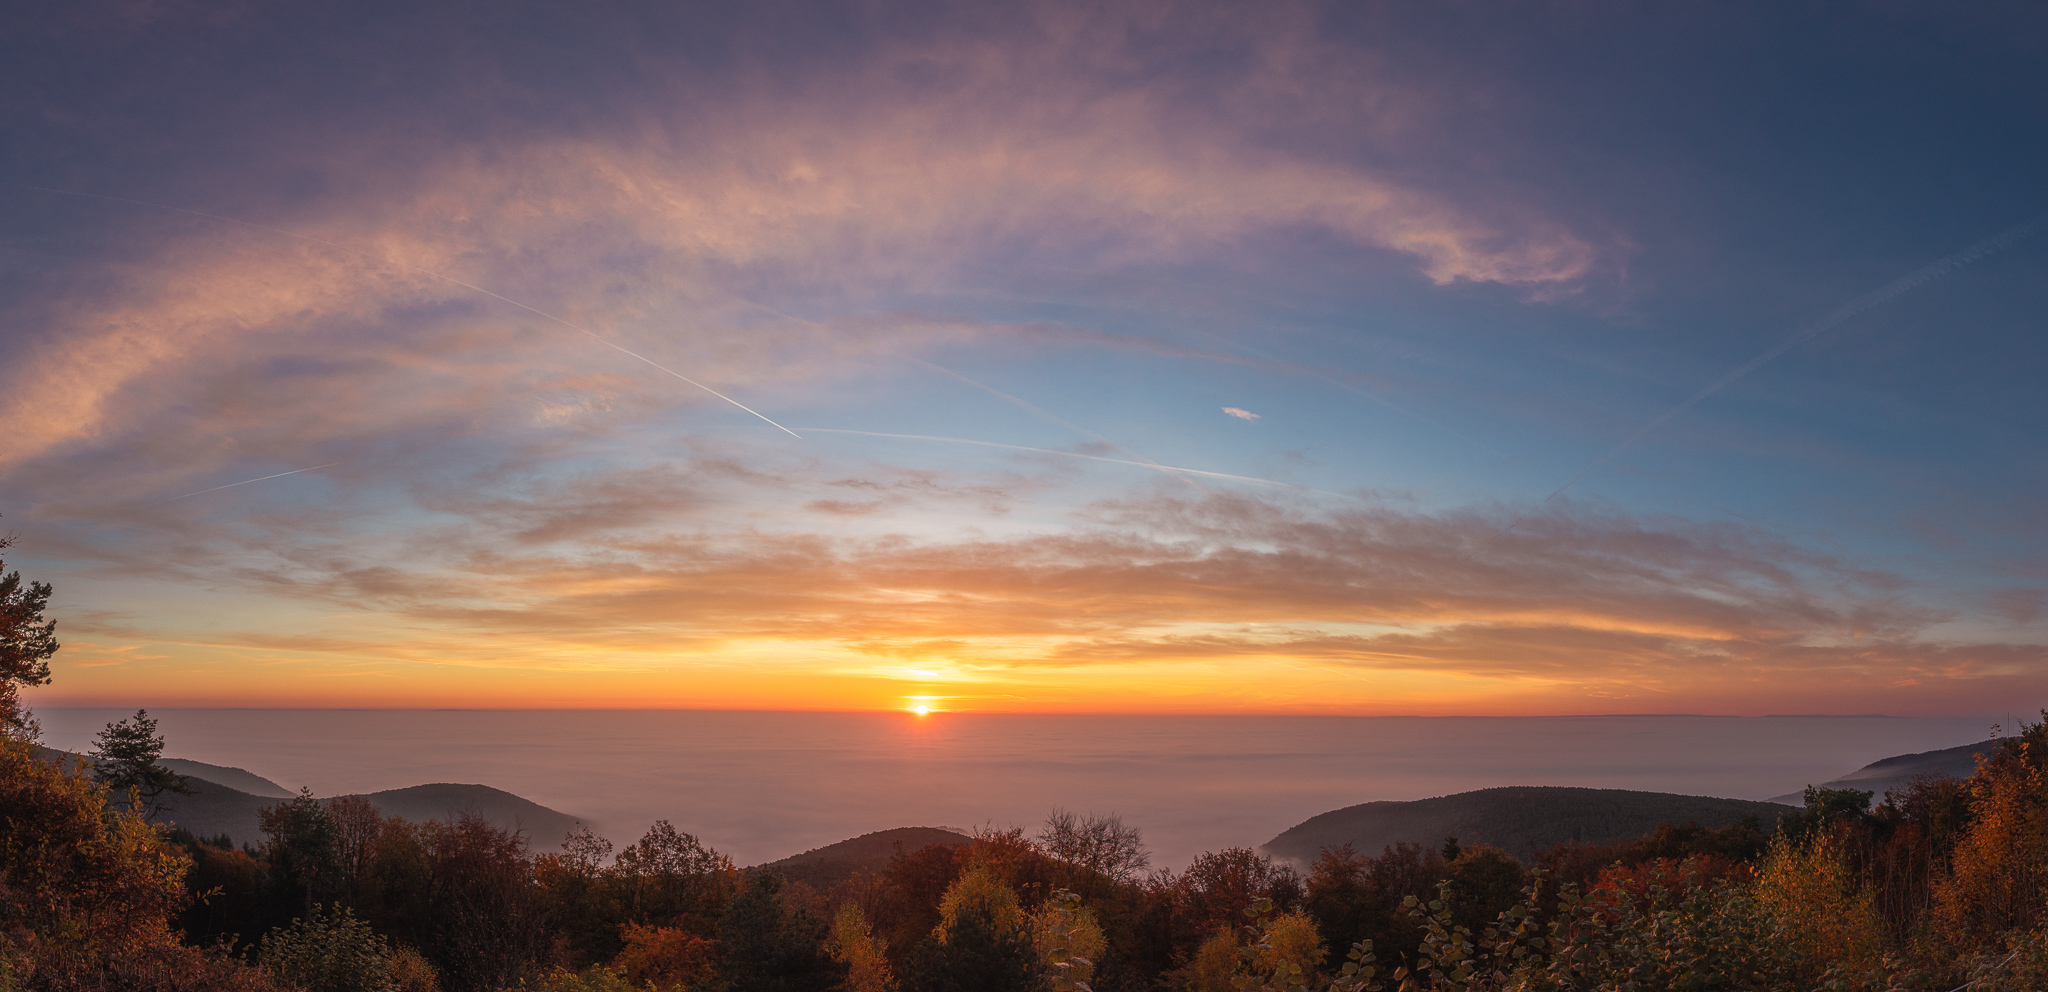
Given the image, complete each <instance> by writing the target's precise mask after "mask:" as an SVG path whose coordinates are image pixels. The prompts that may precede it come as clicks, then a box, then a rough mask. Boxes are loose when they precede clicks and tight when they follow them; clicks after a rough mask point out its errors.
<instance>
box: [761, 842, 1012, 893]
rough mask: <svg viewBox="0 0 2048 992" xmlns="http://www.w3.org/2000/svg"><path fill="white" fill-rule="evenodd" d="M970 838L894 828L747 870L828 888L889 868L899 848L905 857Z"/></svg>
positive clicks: (949, 845)
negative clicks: (935, 845)
mask: <svg viewBox="0 0 2048 992" xmlns="http://www.w3.org/2000/svg"><path fill="white" fill-rule="evenodd" d="M973 841H974V838H972V837H969V836H967V835H966V834H963V833H959V832H957V831H952V830H945V829H942V828H939V827H897V828H895V829H894V830H877V831H875V832H874V833H871V834H862V835H860V836H858V837H855V838H853V839H852V840H842V841H840V842H839V843H837V844H827V845H825V846H824V847H821V848H818V849H816V850H811V851H805V852H804V853H802V854H792V855H790V856H789V857H786V858H783V859H782V860H780V861H770V862H768V863H767V864H765V865H756V866H754V867H753V868H750V869H748V870H749V871H759V870H762V869H766V870H768V871H773V872H776V873H778V874H780V875H782V877H784V878H787V879H789V880H790V881H792V882H806V883H809V884H811V885H814V886H817V887H818V888H821V889H824V888H830V887H832V886H834V885H837V884H839V883H840V882H844V881H846V880H847V879H849V878H852V877H853V876H854V874H855V873H856V872H860V871H864V870H865V871H877V872H878V871H881V870H882V869H884V868H887V867H888V866H889V859H890V858H892V857H894V856H895V855H896V852H897V850H898V849H899V848H900V849H901V850H902V851H903V852H904V853H905V854H909V853H911V852H913V851H922V850H924V849H925V848H927V847H930V846H932V845H934V844H944V845H946V846H948V847H959V846H960V845H962V844H969V843H972V842H973Z"/></svg>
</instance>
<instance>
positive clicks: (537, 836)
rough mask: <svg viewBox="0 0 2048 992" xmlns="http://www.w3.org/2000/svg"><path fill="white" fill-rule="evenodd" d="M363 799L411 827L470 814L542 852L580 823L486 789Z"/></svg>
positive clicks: (431, 789) (413, 791)
mask: <svg viewBox="0 0 2048 992" xmlns="http://www.w3.org/2000/svg"><path fill="white" fill-rule="evenodd" d="M365 798H367V799H369V800H370V801H371V802H373V803H376V804H377V808H378V809H379V810H381V811H383V813H384V815H385V816H399V817H404V818H405V819H408V820H411V821H413V822H414V823H425V822H426V821H428V820H439V821H441V822H443V823H447V822H449V821H451V820H454V819H456V818H457V817H459V816H461V815H462V814H464V813H472V814H475V815H476V816H480V817H482V818H483V819H485V820H488V821H490V822H491V823H492V824H493V825H495V826H499V827H503V828H504V829H506V830H514V831H517V832H519V833H521V834H524V835H525V836H526V840H527V842H528V843H529V844H531V845H532V846H533V847H534V849H535V850H541V851H552V850H554V849H555V848H557V847H560V846H561V844H562V838H563V837H564V836H566V835H567V834H568V833H569V831H571V830H574V829H576V827H577V826H578V825H580V824H581V823H582V822H583V821H582V820H580V819H578V818H576V817H574V816H570V815H569V814H567V813H563V812H560V811H558V810H552V809H549V808H547V807H546V806H542V805H541V804H539V803H537V802H534V801H533V800H531V799H522V798H520V797H518V796H515V795H513V794H512V793H509V792H506V791H505V790H503V789H493V788H491V787H490V786H488V785H457V784H454V783H451V782H436V783H434V784H432V785H415V786H412V787H411V788H406V789H387V790H385V791H383V792H372V793H369V794H368V795H367V796H366V797H365Z"/></svg>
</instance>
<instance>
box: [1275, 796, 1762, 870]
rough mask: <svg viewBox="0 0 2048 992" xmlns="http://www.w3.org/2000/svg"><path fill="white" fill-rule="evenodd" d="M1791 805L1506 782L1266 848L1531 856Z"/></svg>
mask: <svg viewBox="0 0 2048 992" xmlns="http://www.w3.org/2000/svg"><path fill="white" fill-rule="evenodd" d="M1789 812H1791V809H1789V808H1787V807H1786V806H1784V805H1782V804H1779V803H1768V802H1756V801H1753V800H1748V799H1718V798H1714V797H1711V796H1681V795H1675V794H1672V793H1665V792H1636V791H1632V790H1628V789H1580V788H1567V787H1562V786H1503V787H1500V788H1493V789H1479V790H1477V791H1474V792H1460V793H1457V794H1455V795H1449V796H1438V797H1436V798H1434V799H1416V800H1410V801H1407V802H1392V801H1386V802H1371V803H1360V804H1359V805H1356V806H1346V807H1344V808H1343V809H1337V810H1331V811H1330V812H1328V813H1322V814H1319V815H1317V816H1312V817H1309V818H1308V819H1307V820H1304V821H1302V822H1301V823H1298V824H1296V825H1294V826H1292V827H1289V828H1287V829H1286V830H1284V831H1281V833H1280V835H1279V836H1277V837H1274V838H1273V839H1272V840H1270V841H1267V842H1266V843H1265V845H1264V846H1263V847H1262V848H1261V850H1263V851H1264V852H1265V853H1267V854H1270V855H1272V856H1274V857H1276V858H1285V859H1290V860H1293V861H1297V862H1301V863H1303V864H1307V863H1311V862H1313V861H1315V859H1316V858H1317V857H1318V856H1319V855H1320V854H1321V852H1322V850H1323V848H1326V847H1339V846H1342V845H1344V844H1350V845H1351V847H1352V849H1353V850H1354V851H1357V852H1358V853H1360V854H1369V855H1377V854H1379V853H1380V851H1381V850H1382V849H1383V848H1385V847H1387V846H1388V845H1390V844H1396V843H1403V842H1405V843H1411V844H1422V845H1424V846H1427V847H1432V848H1433V847H1435V846H1437V845H1438V844H1441V843H1443V840H1444V838H1446V837H1456V838H1458V840H1459V841H1460V842H1461V843H1464V844H1468V845H1469V844H1475V843H1484V844H1492V845H1493V846H1495V847H1498V848H1501V849H1503V850H1505V851H1507V852H1508V853H1509V854H1512V855H1514V856H1515V857H1517V858H1520V859H1522V860H1524V861H1527V860H1530V859H1532V858H1534V857H1535V856H1536V854H1537V852H1539V851H1542V850H1545V849H1547V848H1550V847H1554V846H1556V845H1558V844H1562V843H1567V842H1576V843H1582V844H1607V843H1612V842H1615V841H1622V840H1633V839H1635V838H1637V837H1641V836H1643V835H1645V834H1647V833H1649V832H1650V831H1652V830H1655V829H1656V828H1657V826H1658V825H1659V824H1662V823H1697V824H1699V825H1700V826H1703V827H1711V828H1717V829H1718V828H1720V827H1725V826H1729V825H1730V824H1733V823H1735V822H1737V821H1739V820H1741V819H1742V818H1743V817H1745V816H1754V817H1756V818H1757V825H1758V826H1759V827H1760V828H1761V829H1763V830H1764V831H1766V832H1768V831H1770V830H1772V829H1774V828H1775V827H1776V826H1777V823H1778V818H1779V817H1781V816H1783V815H1784V814H1786V813H1789Z"/></svg>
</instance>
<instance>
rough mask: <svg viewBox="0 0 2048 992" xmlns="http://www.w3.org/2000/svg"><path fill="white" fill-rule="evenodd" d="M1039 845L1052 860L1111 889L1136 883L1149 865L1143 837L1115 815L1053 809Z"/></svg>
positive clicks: (1046, 819) (1039, 835)
mask: <svg viewBox="0 0 2048 992" xmlns="http://www.w3.org/2000/svg"><path fill="white" fill-rule="evenodd" d="M1038 844H1039V847H1040V848H1041V849H1042V850H1044V851H1045V853H1046V854H1047V855H1049V856H1051V857H1052V858H1053V859H1054V860H1056V861H1059V862H1062V863H1064V864H1067V865H1070V866H1072V867H1074V868H1076V869H1079V870H1080V871H1081V872H1083V873H1085V874H1087V875H1093V876H1096V877H1098V878H1100V879H1102V880H1103V881H1105V882H1107V883H1108V884H1109V885H1110V886H1116V885H1123V884H1126V883H1128V882H1130V881H1132V880H1134V879H1136V878H1137V877H1138V876H1139V875H1141V874H1143V873H1144V871H1145V868H1146V867H1147V866H1149V865H1150V864H1151V863H1152V857H1151V855H1150V854H1147V853H1146V851H1145V842H1144V835H1143V834H1142V833H1140V832H1139V830H1138V828H1137V827H1133V826H1128V825H1126V824H1125V823H1124V821H1123V818H1121V817H1119V816H1117V815H1116V814H1114V813H1112V814H1109V815H1107V816H1096V815H1093V814H1090V815H1088V816H1077V815H1075V814H1073V813H1071V812H1068V811H1067V810H1064V809H1059V808H1057V807H1055V808H1054V809H1053V811H1052V815H1051V816H1048V817H1046V818H1045V826H1044V827H1043V828H1042V829H1040V830H1039V832H1038Z"/></svg>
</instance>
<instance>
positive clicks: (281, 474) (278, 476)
mask: <svg viewBox="0 0 2048 992" xmlns="http://www.w3.org/2000/svg"><path fill="white" fill-rule="evenodd" d="M339 464H341V463H340V462H328V463H327V464H325V465H315V466H313V467H312V468H295V469H292V470H291V471H289V472H279V473H277V474H276V475H266V476H264V477H263V478H261V479H243V480H242V481H240V482H230V483H228V484H227V485H225V486H215V487H213V488H212V489H201V490H199V491H198V492H196V493H186V494H185V495H184V496H172V497H171V498H169V499H160V500H157V501H156V503H171V502H175V501H177V500H181V499H186V498H189V497H192V496H204V495H206V494H207V493H217V492H220V491H221V490H223V489H233V488H235V487H236V486H246V485H248V484H249V483H251V482H268V481H269V480H271V479H282V478H284V477H285V476H287V475H297V474H299V473H300V472H318V471H320V470H321V469H323V468H333V467H334V466H336V465H339ZM156 503H151V504H150V505H151V506H155V505H156Z"/></svg>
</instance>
